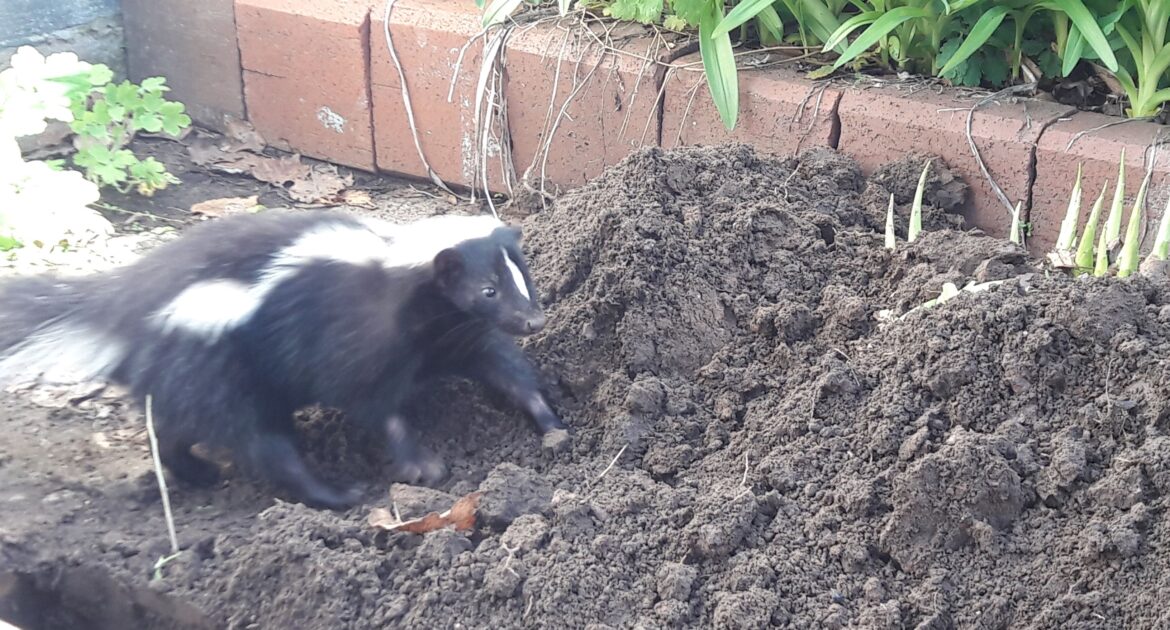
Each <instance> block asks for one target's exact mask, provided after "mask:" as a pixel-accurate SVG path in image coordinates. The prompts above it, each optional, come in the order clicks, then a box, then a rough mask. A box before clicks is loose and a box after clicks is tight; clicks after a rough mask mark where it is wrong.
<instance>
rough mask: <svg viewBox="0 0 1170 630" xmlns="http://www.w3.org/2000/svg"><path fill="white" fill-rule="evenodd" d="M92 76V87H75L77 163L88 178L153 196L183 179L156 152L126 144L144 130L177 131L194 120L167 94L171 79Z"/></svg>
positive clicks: (73, 125) (74, 109) (174, 134)
mask: <svg viewBox="0 0 1170 630" xmlns="http://www.w3.org/2000/svg"><path fill="white" fill-rule="evenodd" d="M97 67H99V68H104V66H97ZM106 71H107V72H108V69H106ZM103 76H104V75H98V77H97V78H98V79H100V78H102V77H103ZM87 79H88V80H89V82H90V84H91V87H92V89H91V90H90V91H89V92H88V93H75V97H74V99H73V102H72V112H73V122H72V123H71V125H70V126H71V128H72V130H73V132H74V133H75V134H77V136H76V137H75V138H74V142H73V144H74V146H75V147H76V148H77V153H76V154H75V155H74V156H73V163H74V164H75V165H77V166H78V167H80V168H82V169H84V171H85V175H86V178H88V179H90V180H91V181H94V182H97V183H98V184H100V185H102V186H111V187H114V188H116V189H118V190H119V191H122V192H126V191H127V190H129V189H131V188H134V189H135V190H137V192H138V193H139V194H142V195H148V196H149V195H153V194H154V192H155V191H157V190H159V189H162V188H166V186H167V185H168V184H174V183H178V181H179V180H178V179H176V178H175V177H174V176H173V175H171V174H170V173H168V172H167V170H166V167H165V166H163V164H162V163H161V162H159V161H157V160H155V159H154V158H153V157H148V158H146V159H144V160H140V159H139V158H138V157H137V156H136V155H134V153H133V152H132V151H130V150H129V149H127V148H126V145H127V144H129V143H130V141H131V140H133V139H134V137H135V135H136V134H138V133H139V132H147V133H154V134H158V133H161V134H165V135H167V136H171V137H178V136H180V135H181V134H182V133H183V131H184V130H185V129H186V128H187V127H189V126H190V124H191V118H190V117H189V116H188V115H187V114H186V113H185V108H184V106H183V104H182V103H178V102H175V101H169V100H167V99H166V98H165V97H164V96H163V95H164V94H165V93H166V92H167V91H168V90H169V89H170V88H168V87H167V86H166V80H165V79H163V78H161V77H153V78H148V79H144V80H143V81H142V84H141V85H134V84H133V83H131V82H129V81H122V82H121V83H111V82H109V81H108V79H106V81H105V82H100V81H97V80H95V76H94V74H92V73H91V75H90V76H89V77H87Z"/></svg>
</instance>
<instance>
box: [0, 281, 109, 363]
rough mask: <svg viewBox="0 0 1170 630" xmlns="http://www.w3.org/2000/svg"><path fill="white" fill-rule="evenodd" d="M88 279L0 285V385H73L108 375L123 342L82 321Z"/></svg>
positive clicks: (90, 285)
mask: <svg viewBox="0 0 1170 630" xmlns="http://www.w3.org/2000/svg"><path fill="white" fill-rule="evenodd" d="M95 288H97V286H96V285H95V283H94V281H93V279H91V278H57V277H51V276H27V277H14V278H9V279H5V280H4V281H3V282H0V383H3V384H10V383H12V382H13V381H23V380H31V379H39V380H42V381H47V382H62V383H75V382H84V381H90V380H95V379H103V378H107V377H109V376H110V375H111V374H112V373H113V371H114V370H115V369H116V368H117V366H118V364H120V363H121V361H122V359H123V358H124V356H125V348H124V344H122V343H120V342H119V341H118V340H117V339H115V338H114V337H113V336H112V335H111V334H109V333H108V332H104V331H102V330H100V329H98V328H97V327H95V326H94V325H92V324H91V323H89V322H87V321H86V311H87V308H86V307H87V303H88V302H90V301H91V298H92V295H93V291H94V289H95Z"/></svg>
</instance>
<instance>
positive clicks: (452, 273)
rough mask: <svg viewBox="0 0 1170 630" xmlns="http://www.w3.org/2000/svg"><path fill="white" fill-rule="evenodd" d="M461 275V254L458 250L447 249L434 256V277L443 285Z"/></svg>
mask: <svg viewBox="0 0 1170 630" xmlns="http://www.w3.org/2000/svg"><path fill="white" fill-rule="evenodd" d="M461 273H463V254H461V253H459V250H457V249H454V248H451V247H448V248H447V249H444V250H443V251H441V252H439V253H438V254H436V255H435V277H436V278H438V279H439V281H440V282H442V283H444V284H449V283H451V282H453V281H454V280H455V279H456V278H458V277H459V274H461Z"/></svg>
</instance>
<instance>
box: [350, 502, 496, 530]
mask: <svg viewBox="0 0 1170 630" xmlns="http://www.w3.org/2000/svg"><path fill="white" fill-rule="evenodd" d="M479 497H480V493H478V492H472V493H471V494H469V495H467V496H465V497H462V498H460V499H459V500H458V501H456V502H455V505H452V506H451V509H449V510H447V511H445V512H443V513H442V514H440V513H438V512H431V513H429V514H426V515H425V516H422V517H419V518H415V519H411V520H409V521H399V520H398V519H397V518H395V517H394V515H393V514H391V513H390V510H387V509H386V508H374V509H373V510H371V511H370V515H369V516H368V517H367V519H366V521H367V522H368V523H369V524H370V526H371V527H376V528H378V529H385V530H390V531H396V532H409V533H412V534H425V533H427V532H433V531H435V530H438V529H443V528H444V527H454V528H455V529H456V530H458V531H468V530H470V529H472V528H474V527H475V511H476V508H477V507H478V506H479Z"/></svg>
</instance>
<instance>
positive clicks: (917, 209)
mask: <svg viewBox="0 0 1170 630" xmlns="http://www.w3.org/2000/svg"><path fill="white" fill-rule="evenodd" d="M929 172H930V160H927V161H926V166H924V167H923V168H922V175H919V176H918V187H917V188H915V189H914V205H912V206H910V229H909V230H908V231H907V234H906V240H908V241H910V242H914V241H915V240H917V239H918V235H919V234H920V233H921V232H922V195H923V194H924V193H925V192H926V175H927V173H929Z"/></svg>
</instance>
